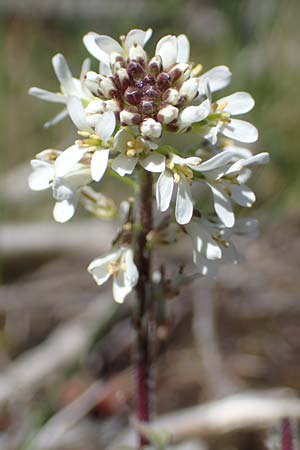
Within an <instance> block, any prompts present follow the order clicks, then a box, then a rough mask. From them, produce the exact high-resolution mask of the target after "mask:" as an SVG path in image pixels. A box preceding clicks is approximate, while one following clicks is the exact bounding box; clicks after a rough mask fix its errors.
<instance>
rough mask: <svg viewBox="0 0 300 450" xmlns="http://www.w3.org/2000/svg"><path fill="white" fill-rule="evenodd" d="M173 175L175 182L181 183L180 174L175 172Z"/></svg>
mask: <svg viewBox="0 0 300 450" xmlns="http://www.w3.org/2000/svg"><path fill="white" fill-rule="evenodd" d="M173 177H174V183H176V184H177V183H179V181H180V175H179V174H178V173H177V172H175V173H174V174H173Z"/></svg>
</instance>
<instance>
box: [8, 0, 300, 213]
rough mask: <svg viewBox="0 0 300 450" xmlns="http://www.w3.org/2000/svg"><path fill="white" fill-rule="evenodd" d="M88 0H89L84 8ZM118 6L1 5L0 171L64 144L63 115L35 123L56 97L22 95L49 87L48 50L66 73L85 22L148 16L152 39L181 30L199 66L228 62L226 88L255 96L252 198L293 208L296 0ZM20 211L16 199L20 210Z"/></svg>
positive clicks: (141, 21)
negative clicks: (53, 122)
mask: <svg viewBox="0 0 300 450" xmlns="http://www.w3.org/2000/svg"><path fill="white" fill-rule="evenodd" d="M129 3H130V2H129ZM88 5H89V2H87V8H88ZM121 5H122V4H121ZM125 6H126V5H125V3H124V6H123V7H122V6H120V8H119V14H117V15H116V14H115V15H114V16H108V19H105V18H103V20H101V19H100V18H99V19H98V17H97V20H96V19H95V18H93V13H92V11H91V13H90V14H87V15H86V17H85V19H84V20H81V21H80V20H78V19H76V20H74V18H70V19H69V20H68V19H64V20H62V19H59V18H56V19H54V18H53V17H52V18H51V19H45V18H44V17H43V19H39V17H38V15H35V16H30V15H29V14H28V12H27V16H26V17H25V16H23V15H21V14H15V15H14V16H12V15H4V14H3V13H2V18H1V21H0V39H1V47H2V58H1V65H0V96H1V102H0V120H1V125H2V133H1V137H2V139H1V157H0V161H1V168H2V169H1V170H2V171H3V172H7V171H9V170H10V169H12V168H14V167H16V166H17V165H18V164H19V163H22V162H23V163H25V162H26V161H28V160H29V159H30V158H31V157H32V155H34V154H35V153H36V152H38V151H40V150H42V149H44V148H45V147H51V146H52V145H56V144H57V142H59V143H60V147H61V148H64V146H65V145H66V143H67V142H68V141H69V140H70V137H71V136H72V134H73V133H74V129H73V127H72V125H71V124H70V122H69V121H68V120H67V121H65V122H64V123H63V124H60V125H58V126H56V127H54V128H52V129H50V130H45V129H43V123H44V122H45V121H47V119H49V118H50V117H51V116H52V115H54V114H55V113H56V112H58V110H57V105H53V106H52V105H49V104H44V103H43V102H39V101H38V100H36V99H33V98H30V97H29V96H28V95H27V90H28V88H29V87H30V86H31V85H37V86H41V87H44V88H48V89H50V90H53V89H54V90H55V89H56V88H57V84H56V83H57V81H56V78H55V75H54V73H53V70H52V67H51V57H52V56H53V55H54V54H55V53H57V52H59V51H61V52H63V53H64V54H65V56H66V57H67V59H68V61H69V62H70V65H71V67H72V70H73V71H74V74H75V75H76V74H78V72H79V70H80V67H79V64H80V63H79V61H80V59H81V57H82V59H83V58H84V57H86V56H87V55H86V52H85V49H84V47H83V45H81V46H80V44H79V45H78V42H80V40H79V38H80V36H82V35H83V34H84V33H85V32H87V31H89V30H94V31H97V32H100V33H103V34H105V33H108V34H110V35H115V36H118V35H120V34H121V33H122V32H124V30H126V29H129V28H134V27H139V28H144V27H147V26H151V27H152V28H153V30H154V38H153V39H152V42H155V41H156V40H157V38H158V37H159V36H161V35H163V34H166V33H176V34H178V33H186V34H187V35H188V36H189V37H190V39H191V41H192V49H193V52H194V55H192V56H194V58H195V60H196V59H197V60H200V61H201V62H202V63H203V65H204V69H206V68H210V67H211V66H213V65H215V64H217V63H220V62H221V63H223V64H227V65H229V66H230V67H231V68H232V70H233V73H234V78H233V83H232V85H231V88H230V89H231V90H232V91H235V90H244V88H245V87H247V90H248V91H249V92H250V93H251V94H252V95H253V96H254V98H255V99H256V107H255V109H254V111H253V112H252V113H251V117H249V119H250V120H251V121H252V122H253V123H254V124H256V125H257V126H258V128H259V130H260V131H261V138H260V141H259V142H258V144H256V147H257V150H259V151H265V150H266V151H269V152H270V153H271V157H272V162H271V164H270V166H269V167H268V168H265V167H264V168H263V169H261V170H260V171H259V174H258V175H257V176H256V178H255V179H254V183H256V190H258V198H259V202H258V207H259V206H260V205H263V208H267V210H268V211H272V212H275V213H276V214H277V213H280V215H281V213H283V212H284V211H286V208H288V210H293V211H294V210H295V209H296V210H297V209H298V208H299V207H298V201H297V200H298V185H299V170H300V169H299V168H300V152H299V149H298V147H299V140H300V127H299V124H298V122H299V117H300V90H299V88H298V83H299V73H300V71H299V68H300V57H299V42H300V31H299V16H300V4H299V2H298V1H297V0H290V1H279V0H264V1H263V2H262V1H259V0H251V1H246V0H243V1H237V0H234V1H230V2H229V1H226V0H215V1H198V2H197V1H181V0H166V1H164V2H161V1H158V0H151V1H149V2H147V8H148V9H147V11H149V12H150V13H149V14H147V15H139V17H137V16H136V15H135V14H134V11H131V10H128V9H126V7H125ZM139 6H140V5H139ZM136 8H137V9H138V5H136ZM0 13H1V10H0ZM87 17H90V18H91V19H90V20H87ZM150 45H151V43H150ZM152 45H153V44H152ZM228 92H229V90H228V89H227V93H228ZM49 108H50V109H49ZM21 209H22V208H21ZM19 213H20V211H19ZM11 214H13V213H10V214H9V216H10V217H11ZM27 215H28V213H27V208H25V207H24V208H23V209H22V216H23V217H26V216H27Z"/></svg>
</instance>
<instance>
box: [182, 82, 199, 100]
mask: <svg viewBox="0 0 300 450" xmlns="http://www.w3.org/2000/svg"><path fill="white" fill-rule="evenodd" d="M198 84H199V83H198V81H197V80H196V78H190V79H188V80H186V81H185V82H184V83H183V84H182V86H181V88H180V89H179V95H180V96H184V97H186V99H187V101H188V102H191V101H192V100H193V99H194V98H195V97H196V96H197V94H198Z"/></svg>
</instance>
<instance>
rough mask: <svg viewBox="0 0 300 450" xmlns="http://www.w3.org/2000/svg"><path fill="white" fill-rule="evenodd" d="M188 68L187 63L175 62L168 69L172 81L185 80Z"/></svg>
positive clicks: (188, 72)
mask: <svg viewBox="0 0 300 450" xmlns="http://www.w3.org/2000/svg"><path fill="white" fill-rule="evenodd" d="M189 74H190V70H189V65H188V64H183V63H179V64H175V66H173V67H172V68H171V69H170V70H169V75H170V77H171V80H172V82H175V81H178V80H182V81H183V80H186V79H187V78H188V77H189Z"/></svg>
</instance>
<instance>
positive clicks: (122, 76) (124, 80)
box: [115, 67, 130, 89]
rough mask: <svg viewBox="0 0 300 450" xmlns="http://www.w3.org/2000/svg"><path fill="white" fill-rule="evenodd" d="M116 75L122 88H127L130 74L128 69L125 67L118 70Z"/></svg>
mask: <svg viewBox="0 0 300 450" xmlns="http://www.w3.org/2000/svg"><path fill="white" fill-rule="evenodd" d="M115 77H116V78H117V81H118V82H119V85H120V87H121V89H126V88H127V87H128V86H129V84H130V79H129V75H128V73H127V70H126V69H124V68H123V67H122V68H120V69H118V70H117V72H116V75H115Z"/></svg>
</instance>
